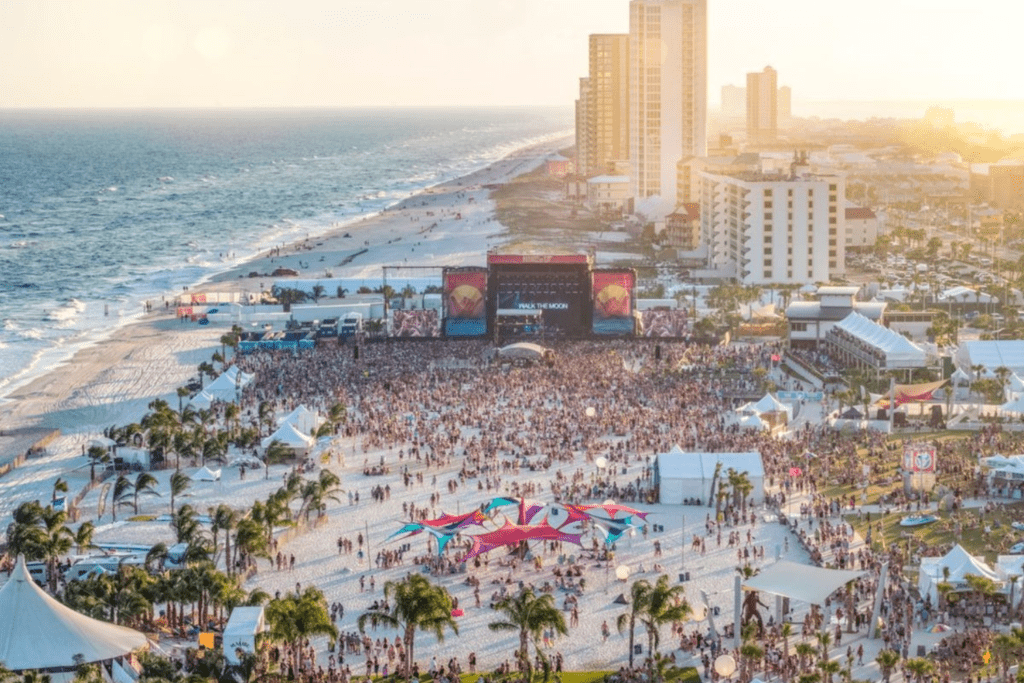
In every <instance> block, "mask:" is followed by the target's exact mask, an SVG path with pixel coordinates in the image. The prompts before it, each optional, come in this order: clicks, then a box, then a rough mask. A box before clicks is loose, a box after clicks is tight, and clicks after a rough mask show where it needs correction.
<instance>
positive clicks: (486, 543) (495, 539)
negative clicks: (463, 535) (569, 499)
mask: <svg viewBox="0 0 1024 683" xmlns="http://www.w3.org/2000/svg"><path fill="white" fill-rule="evenodd" d="M581 536H582V534H570V533H565V532H563V531H560V530H558V529H556V528H554V527H553V526H551V525H550V524H548V520H547V519H546V518H545V519H544V520H543V521H541V522H540V523H539V524H531V525H529V526H522V525H519V524H513V523H512V522H510V521H508V520H507V519H506V520H505V524H504V525H503V526H502V527H501V528H500V529H497V530H496V531H490V532H487V533H485V534H478V535H476V536H474V537H473V547H472V548H470V550H469V552H468V553H466V554H465V555H464V556H463V558H462V561H463V562H467V561H469V560H471V559H473V558H474V557H476V556H477V555H479V554H480V553H486V552H488V551H490V550H494V549H495V548H500V547H501V546H504V545H519V544H520V543H521V542H523V541H564V542H566V543H573V544H575V545H582V544H581V543H580V537H581Z"/></svg>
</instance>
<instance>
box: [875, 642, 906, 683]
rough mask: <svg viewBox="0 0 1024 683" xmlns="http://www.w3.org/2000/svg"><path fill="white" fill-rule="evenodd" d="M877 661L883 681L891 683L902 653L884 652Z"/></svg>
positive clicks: (894, 651)
mask: <svg viewBox="0 0 1024 683" xmlns="http://www.w3.org/2000/svg"><path fill="white" fill-rule="evenodd" d="M875 661H876V662H877V663H878V668H879V670H880V671H881V672H882V680H883V681H884V683H889V678H890V677H891V676H892V672H893V671H895V670H896V665H897V664H899V663H900V653H899V652H896V650H882V651H881V652H879V653H878V655H877V656H876V657H875Z"/></svg>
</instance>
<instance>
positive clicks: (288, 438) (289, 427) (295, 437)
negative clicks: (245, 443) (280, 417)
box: [260, 422, 314, 451]
mask: <svg viewBox="0 0 1024 683" xmlns="http://www.w3.org/2000/svg"><path fill="white" fill-rule="evenodd" d="M275 441H280V442H281V443H283V444H284V445H285V446H288V447H289V448H291V449H293V450H296V451H305V450H308V449H309V448H311V447H312V446H313V443H314V439H313V437H311V436H306V435H305V434H303V433H302V432H300V431H299V430H297V429H296V428H295V425H293V424H291V423H288V422H286V423H285V424H283V425H281V426H280V427H278V428H277V431H275V432H274V433H273V434H271V435H270V436H268V437H267V438H265V439H263V441H261V442H260V445H261V446H263V447H264V448H267V447H268V446H270V444H272V443H274V442H275Z"/></svg>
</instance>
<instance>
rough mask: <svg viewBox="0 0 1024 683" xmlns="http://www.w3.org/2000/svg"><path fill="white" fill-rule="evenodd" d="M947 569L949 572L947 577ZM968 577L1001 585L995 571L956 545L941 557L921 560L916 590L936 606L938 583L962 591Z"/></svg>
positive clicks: (966, 584)
mask: <svg viewBox="0 0 1024 683" xmlns="http://www.w3.org/2000/svg"><path fill="white" fill-rule="evenodd" d="M947 569H948V570H949V571H948V575H947V572H946V570H947ZM968 576H981V577H984V578H986V579H990V580H992V581H994V582H996V583H997V584H999V585H1002V583H1003V582H1002V581H1001V579H1000V578H999V575H998V574H997V573H996V572H995V570H993V569H992V568H991V567H989V566H988V564H986V563H985V562H984V561H983V560H980V559H978V558H977V557H975V556H974V555H971V554H970V553H969V552H967V551H966V550H964V548H963V546H961V545H960V544H959V543H958V544H957V545H955V546H953V549H952V550H950V551H949V552H948V553H946V554H945V555H943V556H942V557H924V558H921V570H920V572H919V573H918V577H917V589H918V592H919V593H920V594H921V595H922V597H923V596H925V595H930V596H931V599H932V604H938V600H939V590H938V585H939V584H940V583H942V582H944V581H945V582H947V583H950V584H952V585H953V587H954V589H957V590H962V589H964V588H966V587H967V586H968V583H967V577H968Z"/></svg>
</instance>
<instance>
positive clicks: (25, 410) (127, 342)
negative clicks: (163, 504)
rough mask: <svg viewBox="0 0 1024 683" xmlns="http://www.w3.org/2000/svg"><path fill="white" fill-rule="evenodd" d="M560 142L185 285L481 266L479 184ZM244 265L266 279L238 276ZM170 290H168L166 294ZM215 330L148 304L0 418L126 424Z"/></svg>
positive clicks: (521, 167) (10, 424) (486, 234)
mask: <svg viewBox="0 0 1024 683" xmlns="http://www.w3.org/2000/svg"><path fill="white" fill-rule="evenodd" d="M566 142H567V141H566V140H556V141H552V142H547V143H541V144H537V145H532V146H530V147H526V148H524V149H521V150H518V151H517V152H514V153H512V154H511V155H509V156H508V157H506V158H504V159H502V160H500V161H498V162H495V163H493V164H491V165H490V166H488V167H486V168H484V169H480V170H479V171H476V172H474V173H471V174H469V175H466V176H463V177H461V178H457V179H455V180H452V181H450V182H447V183H443V184H440V185H436V186H433V187H430V188H428V189H426V190H424V191H422V192H420V193H417V194H415V195H414V196H412V197H410V198H408V199H406V200H404V201H402V202H401V203H399V204H397V205H396V206H394V207H392V208H390V209H388V210H386V211H383V212H381V213H380V214H377V215H375V216H371V217H367V218H362V219H359V220H357V221H356V222H353V223H350V224H344V225H339V226H338V227H337V228H335V229H333V230H332V231H331V232H329V233H328V234H326V235H322V236H319V237H317V238H315V239H310V240H306V241H302V242H297V243H294V244H285V245H281V246H280V247H279V252H280V253H279V255H275V254H271V253H270V252H268V253H266V254H264V255H262V256H261V257H259V258H256V259H253V260H251V261H247V262H245V263H243V264H240V265H238V266H235V267H233V268H231V269H229V270H226V271H225V272H223V273H221V274H220V275H217V276H215V277H213V278H211V280H210V281H209V282H206V283H202V284H198V285H196V286H193V287H192V288H191V290H192V291H203V290H216V291H241V292H252V293H257V292H259V291H260V285H263V287H264V288H265V289H267V290H269V289H270V287H271V286H272V284H273V283H274V282H275V281H278V280H280V281H286V280H287V278H272V277H270V276H269V273H271V272H273V271H274V270H275V269H276V268H289V269H292V270H295V271H297V272H298V273H299V275H298V276H296V277H295V279H296V280H299V279H301V280H317V279H325V278H327V277H328V276H332V277H336V278H377V279H379V278H380V277H381V274H382V270H381V267H382V266H384V265H388V266H399V265H403V264H409V265H416V266H437V267H438V268H440V267H441V266H445V265H451V266H459V265H470V264H474V265H483V263H484V258H485V255H486V253H487V251H488V249H491V248H494V247H497V246H499V245H500V243H501V235H502V233H503V232H504V230H505V228H504V227H503V226H502V225H501V224H500V223H498V222H497V221H496V220H495V219H494V216H493V202H491V201H490V200H489V199H488V196H489V194H490V190H489V189H488V188H486V187H484V186H485V185H497V184H501V183H504V182H507V181H508V180H510V179H512V178H514V177H516V176H517V175H520V174H522V173H525V172H527V171H529V170H531V169H533V168H535V167H536V166H537V165H538V164H540V163H542V161H543V159H544V158H545V157H546V156H548V155H550V154H552V153H553V152H555V151H556V150H557V149H559V148H561V147H563V146H564V145H565V144H566ZM456 216H460V217H459V218H456ZM346 235H347V236H346ZM356 253H358V256H356V257H355V258H352V259H351V260H349V258H350V257H352V256H353V254H356ZM253 272H255V273H265V274H267V276H266V277H254V278H250V277H248V274H249V273H253ZM176 294H177V293H172V292H168V294H167V297H168V299H170V298H171V297H173V296H175V295H176ZM329 295H330V293H329ZM225 332H226V330H225V329H221V328H217V327H215V326H210V327H200V326H197V325H194V324H191V325H183V324H181V323H180V321H178V320H177V319H176V318H175V317H174V311H173V308H171V309H164V308H161V307H159V306H157V307H155V309H154V312H153V313H152V314H150V315H149V316H147V317H146V319H145V320H143V321H141V322H138V323H133V324H129V325H126V326H124V327H121V328H119V329H118V330H116V331H115V332H114V333H113V335H112V336H111V337H110V338H109V339H107V340H105V341H103V342H101V343H98V344H96V345H94V346H92V347H89V348H86V349H84V350H82V351H81V352H79V353H78V354H76V355H75V356H74V358H73V359H72V360H70V361H68V362H67V363H63V364H61V365H60V366H59V367H57V368H54V369H53V370H51V371H50V372H49V373H48V374H46V375H44V376H43V377H41V378H39V379H37V380H35V381H33V382H31V383H30V384H28V385H26V386H24V387H22V388H20V389H18V390H16V391H14V392H13V393H11V394H10V395H9V396H7V397H6V398H5V400H4V401H3V402H2V403H0V423H2V424H3V425H4V429H8V430H10V429H15V428H24V427H37V426H38V427H46V428H54V429H60V430H61V431H62V432H64V433H65V434H72V433H82V432H84V433H93V432H98V431H99V430H101V429H104V428H106V427H109V426H111V425H115V424H117V425H123V424H127V423H129V422H133V421H136V420H138V419H139V418H140V417H141V416H142V415H143V414H144V413H145V410H146V406H147V405H148V404H149V403H150V401H152V400H153V399H154V398H164V399H165V400H168V401H171V400H172V399H174V400H175V401H176V400H177V399H176V395H175V393H174V392H175V390H176V389H177V388H178V387H180V386H182V385H183V384H184V383H185V382H186V381H187V380H188V379H189V378H190V377H193V376H195V374H196V367H197V366H198V364H199V363H201V362H203V361H209V359H210V356H211V355H212V354H213V352H214V351H216V350H219V349H220V344H219V339H220V337H221V335H223V334H224V333H225ZM172 402H173V401H172ZM55 448H59V446H55Z"/></svg>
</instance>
